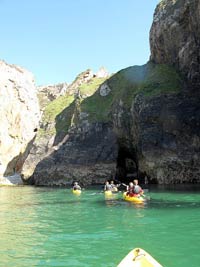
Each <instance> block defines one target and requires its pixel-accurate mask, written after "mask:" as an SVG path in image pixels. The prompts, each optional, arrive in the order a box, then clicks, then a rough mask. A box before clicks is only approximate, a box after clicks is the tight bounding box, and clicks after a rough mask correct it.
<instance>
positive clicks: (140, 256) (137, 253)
mask: <svg viewBox="0 0 200 267" xmlns="http://www.w3.org/2000/svg"><path fill="white" fill-rule="evenodd" d="M117 267H162V265H160V263H158V262H157V261H156V260H155V259H154V258H153V257H152V256H151V255H150V254H148V253H147V252H146V251H145V250H143V249H141V248H135V249H133V250H132V251H130V252H129V253H128V255H127V256H126V257H125V258H124V259H123V260H122V261H121V262H120V263H119V265H117Z"/></svg>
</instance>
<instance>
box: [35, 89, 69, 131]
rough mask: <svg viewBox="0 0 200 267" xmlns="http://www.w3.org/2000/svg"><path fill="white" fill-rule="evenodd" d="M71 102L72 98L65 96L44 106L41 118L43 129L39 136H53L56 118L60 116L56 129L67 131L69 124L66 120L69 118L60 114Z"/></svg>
mask: <svg viewBox="0 0 200 267" xmlns="http://www.w3.org/2000/svg"><path fill="white" fill-rule="evenodd" d="M73 101H74V96H73V95H68V94H66V95H65V96H60V97H58V98H57V99H55V100H54V101H52V102H50V103H49V104H48V105H47V106H46V108H45V110H44V113H43V117H42V124H43V125H44V127H43V128H41V129H40V132H39V134H40V136H41V135H43V134H55V133H56V132H57V129H56V128H55V122H56V118H57V116H60V121H59V123H58V125H57V128H58V129H60V130H64V129H65V130H67V129H68V127H69V124H70V123H69V118H68V117H69V116H65V117H64V116H62V115H61V114H62V113H63V112H64V110H66V109H67V108H69V107H70V106H71V105H72V103H73ZM65 115H67V114H65ZM67 118H68V120H67Z"/></svg>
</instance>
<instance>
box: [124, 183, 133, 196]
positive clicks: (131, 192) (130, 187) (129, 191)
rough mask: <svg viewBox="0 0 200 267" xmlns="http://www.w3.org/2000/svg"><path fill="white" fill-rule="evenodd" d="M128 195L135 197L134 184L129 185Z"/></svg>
mask: <svg viewBox="0 0 200 267" xmlns="http://www.w3.org/2000/svg"><path fill="white" fill-rule="evenodd" d="M126 191H127V192H126V195H127V196H130V197H133V196H134V184H133V183H132V182H130V183H129V185H127V188H126Z"/></svg>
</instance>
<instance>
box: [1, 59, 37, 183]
mask: <svg viewBox="0 0 200 267" xmlns="http://www.w3.org/2000/svg"><path fill="white" fill-rule="evenodd" d="M0 73H1V75H0V113H1V120H0V129H1V130H0V179H1V178H2V177H3V176H7V175H12V174H14V173H15V172H20V170H21V167H22V164H23V161H24V157H25V154H26V150H27V148H28V147H27V146H28V144H29V143H31V141H32V140H33V139H34V136H35V135H36V131H37V128H38V123H39V119H40V111H39V104H38V99H37V95H36V88H35V85H34V81H33V76H32V74H31V73H30V72H28V71H26V70H25V69H22V68H21V67H18V66H15V65H8V64H6V63H5V62H3V61H0Z"/></svg>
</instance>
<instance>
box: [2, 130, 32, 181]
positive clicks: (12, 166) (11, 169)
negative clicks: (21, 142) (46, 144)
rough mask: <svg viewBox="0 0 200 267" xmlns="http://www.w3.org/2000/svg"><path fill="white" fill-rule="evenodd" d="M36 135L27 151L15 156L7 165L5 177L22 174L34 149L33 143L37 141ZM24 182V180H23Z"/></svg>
mask: <svg viewBox="0 0 200 267" xmlns="http://www.w3.org/2000/svg"><path fill="white" fill-rule="evenodd" d="M35 138H36V135H35V136H34V138H33V139H32V140H31V141H30V142H29V143H28V145H27V147H26V149H25V151H24V152H23V153H21V152H20V153H19V155H17V156H15V157H14V158H13V159H12V160H11V161H10V162H9V163H8V165H7V167H6V170H5V172H4V176H10V175H14V174H15V173H20V172H21V170H22V167H23V164H24V162H25V160H26V158H27V157H28V155H29V153H30V150H31V148H32V147H33V143H34V141H35ZM22 180H23V179H22Z"/></svg>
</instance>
